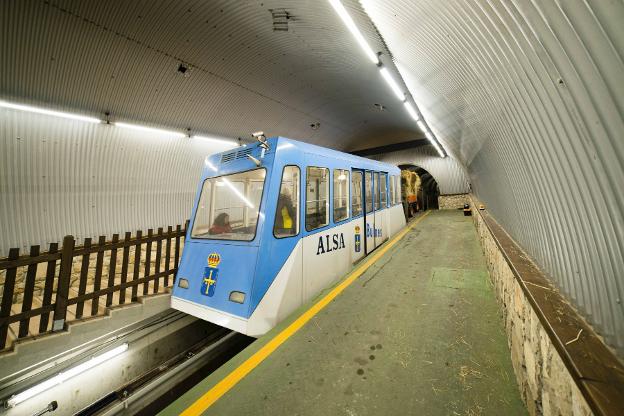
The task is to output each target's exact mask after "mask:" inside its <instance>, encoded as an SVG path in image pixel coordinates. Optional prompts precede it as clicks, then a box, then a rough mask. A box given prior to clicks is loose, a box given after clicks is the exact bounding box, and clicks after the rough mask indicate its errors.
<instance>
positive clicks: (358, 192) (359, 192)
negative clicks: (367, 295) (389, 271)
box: [351, 169, 366, 263]
mask: <svg viewBox="0 0 624 416" xmlns="http://www.w3.org/2000/svg"><path fill="white" fill-rule="evenodd" d="M364 194H365V192H364V171H363V170H362V169H352V171H351V217H352V218H353V231H354V232H353V244H352V247H353V249H352V250H351V262H352V263H355V262H356V261H358V260H359V259H361V258H362V257H364V253H366V222H365V220H364V219H365V216H364Z"/></svg>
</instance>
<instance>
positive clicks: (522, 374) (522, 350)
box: [471, 204, 592, 416]
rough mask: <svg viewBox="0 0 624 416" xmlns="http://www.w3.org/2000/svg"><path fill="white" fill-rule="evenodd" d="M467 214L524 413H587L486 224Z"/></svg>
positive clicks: (585, 403)
mask: <svg viewBox="0 0 624 416" xmlns="http://www.w3.org/2000/svg"><path fill="white" fill-rule="evenodd" d="M471 205H474V204H471ZM472 214H473V215H472V216H473V218H474V221H475V225H476V227H477V231H478V233H479V238H480V240H481V245H482V247H483V251H484V253H485V257H486V260H487V265H488V271H489V274H490V279H491V280H492V283H493V285H494V288H495V292H496V298H497V301H498V303H499V304H500V306H501V311H502V314H503V319H504V322H505V330H506V332H507V339H508V343H509V349H510V350H511V360H512V364H513V367H514V372H515V374H516V380H517V382H518V385H519V387H520V392H521V394H522V398H523V400H524V402H525V404H526V406H527V409H528V410H529V413H530V414H531V415H532V416H534V415H545V416H550V415H574V416H580V415H583V416H584V415H591V414H592V412H591V410H590V408H589V406H588V404H587V402H586V400H585V398H584V397H583V395H582V393H581V392H580V390H579V389H578V387H577V385H576V384H575V382H574V380H573V379H572V377H571V375H570V374H569V372H568V370H567V368H566V366H565V365H564V363H563V361H562V360H561V357H560V356H559V353H558V352H557V350H556V349H555V347H554V345H553V344H552V342H551V341H550V338H549V336H548V334H547V333H546V331H545V330H544V327H543V326H542V323H541V322H540V320H539V318H538V317H537V315H536V314H535V312H534V311H533V308H532V306H531V304H530V303H529V301H528V299H527V298H526V296H525V294H524V292H523V291H522V288H521V287H520V285H519V284H518V282H517V280H516V279H515V276H514V274H513V272H512V271H511V268H510V266H509V264H508V263H507V261H506V259H505V257H504V256H503V254H502V252H501V251H500V249H499V248H498V245H497V244H496V242H495V241H494V238H493V237H492V235H491V234H490V231H489V229H488V227H487V225H486V224H485V222H484V221H483V219H482V218H481V216H480V215H479V212H478V211H477V210H475V209H474V208H473V213H472Z"/></svg>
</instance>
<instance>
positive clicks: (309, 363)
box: [162, 210, 526, 416]
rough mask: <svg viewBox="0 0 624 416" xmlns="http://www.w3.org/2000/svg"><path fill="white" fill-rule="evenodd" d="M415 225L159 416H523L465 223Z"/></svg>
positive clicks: (456, 219)
mask: <svg viewBox="0 0 624 416" xmlns="http://www.w3.org/2000/svg"><path fill="white" fill-rule="evenodd" d="M417 221H418V223H416V224H411V227H412V228H411V229H410V230H409V231H408V232H407V233H406V234H405V235H404V236H403V237H402V238H400V239H399V240H397V241H395V242H394V241H393V240H390V241H389V242H388V243H386V244H385V245H384V246H382V247H380V248H379V249H378V252H377V251H376V252H377V255H376V261H375V262H374V263H373V264H372V265H370V267H368V269H366V271H365V272H363V273H361V274H360V275H359V277H357V279H354V280H353V282H352V283H351V284H350V285H348V286H347V287H346V288H345V289H344V290H343V291H342V292H341V293H340V294H339V295H338V296H337V297H335V298H334V299H333V300H332V301H331V302H329V303H328V304H327V305H326V306H324V307H322V308H321V309H320V310H319V311H318V313H316V314H315V315H313V316H312V317H311V318H310V319H309V320H308V321H307V322H306V323H305V324H304V325H303V326H301V327H300V329H298V330H297V329H295V330H294V331H292V330H291V331H285V329H288V328H292V324H293V322H295V323H296V322H297V319H302V318H301V315H302V314H304V315H305V314H306V313H307V314H308V315H310V313H312V314H313V312H314V311H316V310H317V309H318V306H316V309H314V308H315V307H314V306H313V305H315V304H317V305H318V302H319V299H322V298H323V296H327V294H328V293H331V289H328V290H327V291H325V292H324V293H323V294H321V295H320V296H319V297H318V298H316V299H315V300H314V301H313V302H311V303H310V304H308V305H307V306H305V307H303V308H301V309H300V310H299V311H297V312H296V313H295V314H293V316H292V318H291V319H290V320H289V321H288V322H284V323H282V324H281V325H280V326H279V327H278V328H275V329H274V330H273V331H271V332H270V333H269V334H267V335H266V336H264V337H263V338H261V339H259V340H258V341H256V342H255V343H253V344H252V345H251V346H250V347H249V348H247V349H246V350H245V351H244V352H242V353H241V354H239V355H238V356H237V357H235V358H234V359H233V360H232V361H230V362H229V363H228V364H226V365H225V366H223V367H222V368H220V369H219V370H218V371H216V372H215V373H213V374H212V375H211V376H209V377H208V378H206V379H205V380H203V381H202V382H200V383H199V384H198V385H197V386H195V387H194V388H193V389H191V390H190V391H188V392H187V393H186V394H185V395H184V396H182V397H181V398H180V399H179V400H177V401H176V402H175V403H173V404H172V405H170V406H169V407H168V408H166V409H165V410H164V411H163V412H162V414H180V413H183V412H185V411H186V413H185V414H196V413H198V412H200V411H202V409H205V410H204V411H203V412H204V414H209V415H275V416H279V415H322V416H329V415H343V414H344V415H393V414H396V415H398V414H420V415H482V414H483V415H486V414H492V415H493V414H505V415H520V414H526V410H525V407H524V405H523V403H522V401H521V398H520V394H519V391H518V387H517V385H516V382H515V377H514V374H513V369H512V366H511V360H510V353H509V349H508V347H507V339H506V336H505V333H504V329H503V322H502V319H501V317H500V314H499V309H498V306H497V304H496V301H495V299H494V294H493V292H492V288H491V284H490V283H489V280H488V275H487V271H486V265H485V260H484V257H483V254H482V252H481V247H480V245H479V240H478V237H477V234H476V231H475V228H474V225H473V223H472V219H471V218H470V217H464V216H463V213H462V212H461V211H454V210H453V211H433V212H430V213H428V214H427V215H426V216H424V217H422V218H420V219H418V220H417ZM380 254H381V255H380ZM373 256H375V254H373ZM362 266H363V264H358V265H355V267H354V271H353V272H352V274H353V273H356V274H357V273H358V268H360V269H361V268H362ZM346 279H347V280H348V279H349V277H346ZM311 307H312V308H313V309H314V310H313V311H312V312H309V311H310V308H311ZM308 318H309V316H308ZM285 332H287V333H286V334H285ZM276 337H278V338H279V337H282V338H284V337H285V338H286V339H285V340H284V339H281V338H280V339H278V340H277V341H276ZM282 341H283V343H282ZM276 342H279V343H280V344H279V346H278V347H277V348H274V351H271V349H269V350H268V352H267V345H269V346H270V344H271V343H274V344H275V343H276ZM258 351H260V353H258ZM224 380H225V381H224ZM215 386H216V387H215ZM211 395H212V397H211ZM215 395H216V396H215ZM215 397H217V399H216V400H214V398H215ZM207 405H209V406H208V407H207Z"/></svg>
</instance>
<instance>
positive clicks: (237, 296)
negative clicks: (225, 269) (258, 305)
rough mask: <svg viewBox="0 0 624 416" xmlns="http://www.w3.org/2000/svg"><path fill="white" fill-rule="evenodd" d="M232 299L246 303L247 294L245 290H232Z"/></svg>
mask: <svg viewBox="0 0 624 416" xmlns="http://www.w3.org/2000/svg"><path fill="white" fill-rule="evenodd" d="M230 301H231V302H236V303H245V294H244V293H243V292H237V291H234V292H230Z"/></svg>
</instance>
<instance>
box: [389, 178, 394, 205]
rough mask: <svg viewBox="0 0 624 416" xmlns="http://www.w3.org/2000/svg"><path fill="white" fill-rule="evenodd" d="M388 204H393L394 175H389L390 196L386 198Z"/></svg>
mask: <svg viewBox="0 0 624 416" xmlns="http://www.w3.org/2000/svg"><path fill="white" fill-rule="evenodd" d="M388 205H390V206H392V205H394V176H392V175H391V176H390V198H389V199H388Z"/></svg>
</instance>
